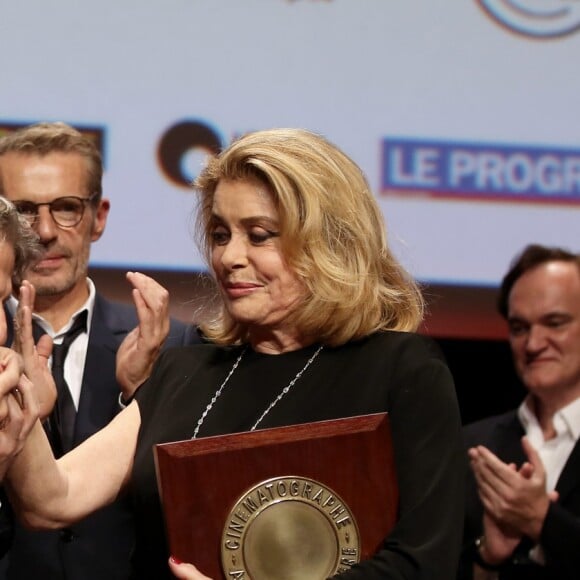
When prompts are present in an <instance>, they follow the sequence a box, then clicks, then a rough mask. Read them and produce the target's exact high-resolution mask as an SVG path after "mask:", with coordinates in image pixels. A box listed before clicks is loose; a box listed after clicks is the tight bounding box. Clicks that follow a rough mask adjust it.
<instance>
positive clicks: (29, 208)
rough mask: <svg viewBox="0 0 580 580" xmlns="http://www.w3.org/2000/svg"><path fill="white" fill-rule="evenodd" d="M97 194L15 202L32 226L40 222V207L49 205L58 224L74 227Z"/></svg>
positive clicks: (51, 213) (17, 209)
mask: <svg viewBox="0 0 580 580" xmlns="http://www.w3.org/2000/svg"><path fill="white" fill-rule="evenodd" d="M96 195H97V194H93V195H91V196H90V197H76V196H74V195H67V196H66V197H57V198H56V199H53V200H52V201H49V202H45V203H34V202H33V201H25V200H20V201H14V202H13V203H14V207H16V211H17V212H18V213H19V214H20V215H21V216H22V217H24V218H26V220H27V221H28V223H29V224H30V225H31V226H34V225H35V224H36V223H37V222H38V208H39V207H40V206H42V205H47V206H48V211H49V212H50V215H51V216H52V219H53V220H54V222H55V223H56V224H57V225H58V226H60V227H61V228H73V227H74V226H76V225H77V224H79V223H80V221H81V220H82V219H83V215H84V214H85V207H86V205H87V204H89V203H91V202H92V201H93V199H95V197H96Z"/></svg>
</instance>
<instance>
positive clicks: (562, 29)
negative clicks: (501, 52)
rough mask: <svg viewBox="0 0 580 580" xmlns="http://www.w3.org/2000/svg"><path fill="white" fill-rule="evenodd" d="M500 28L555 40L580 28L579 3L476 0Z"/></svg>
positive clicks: (569, 0)
mask: <svg viewBox="0 0 580 580" xmlns="http://www.w3.org/2000/svg"><path fill="white" fill-rule="evenodd" d="M476 1H477V3H478V4H479V5H480V6H481V8H482V9H483V10H484V11H485V12H486V13H487V14H488V15H489V16H491V17H492V18H493V19H494V20H495V21H496V22H498V23H499V24H500V25H502V26H505V27H506V28H508V29H509V30H511V31H513V32H517V33H518V34H522V35H524V36H531V37H534V38H556V37H559V36H565V35H567V34H572V33H573V32H576V31H577V30H578V29H580V1H579V0H476Z"/></svg>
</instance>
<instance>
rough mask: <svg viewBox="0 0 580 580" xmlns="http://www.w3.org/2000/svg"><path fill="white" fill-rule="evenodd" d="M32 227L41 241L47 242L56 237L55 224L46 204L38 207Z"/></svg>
mask: <svg viewBox="0 0 580 580" xmlns="http://www.w3.org/2000/svg"><path fill="white" fill-rule="evenodd" d="M34 229H35V230H36V233H37V234H38V236H39V238H40V241H41V242H47V241H50V240H53V239H54V238H56V236H57V225H56V223H55V221H54V220H53V219H52V215H51V213H50V209H49V208H48V206H46V205H42V206H40V207H39V208H38V217H37V218H36V222H35V223H34Z"/></svg>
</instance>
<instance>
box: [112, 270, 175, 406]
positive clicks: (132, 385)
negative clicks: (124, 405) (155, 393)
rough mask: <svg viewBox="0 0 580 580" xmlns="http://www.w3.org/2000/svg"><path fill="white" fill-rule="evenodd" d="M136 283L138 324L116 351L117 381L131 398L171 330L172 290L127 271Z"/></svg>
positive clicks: (130, 280) (146, 374)
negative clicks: (170, 305) (170, 301)
mask: <svg viewBox="0 0 580 580" xmlns="http://www.w3.org/2000/svg"><path fill="white" fill-rule="evenodd" d="M127 280H129V282H130V283H131V284H132V285H133V292H132V294H133V300H134V302H135V307H136V308H137V316H138V318H139V325H138V326H137V327H136V328H134V329H133V330H132V331H131V332H130V333H129V334H128V335H127V336H126V337H125V340H123V342H122V343H121V346H120V347H119V350H118V352H117V371H116V376H117V382H118V383H119V385H120V386H121V390H122V393H123V398H124V399H126V400H127V399H129V398H130V397H131V396H132V395H133V393H134V392H135V390H136V389H137V387H139V385H141V384H142V383H143V382H144V381H145V380H146V379H147V378H149V375H150V374H151V369H152V368H153V365H154V363H155V361H156V360H157V357H158V356H159V351H160V350H161V347H162V346H163V343H164V342H165V339H166V338H167V335H168V333H169V293H168V292H167V290H166V289H165V288H164V287H163V286H161V285H160V284H158V283H157V282H156V281H155V280H153V278H150V277H149V276H145V274H140V273H139V272H127Z"/></svg>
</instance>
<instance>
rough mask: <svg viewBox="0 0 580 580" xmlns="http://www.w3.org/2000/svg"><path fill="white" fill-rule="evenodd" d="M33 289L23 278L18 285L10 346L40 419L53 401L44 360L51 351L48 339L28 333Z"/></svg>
mask: <svg viewBox="0 0 580 580" xmlns="http://www.w3.org/2000/svg"><path fill="white" fill-rule="evenodd" d="M34 298H35V290H34V286H33V285H32V284H30V282H28V281H26V280H24V281H23V282H22V285H21V286H20V292H19V301H18V310H17V311H16V317H15V319H14V343H13V345H12V348H13V349H14V350H15V351H16V352H18V353H20V354H21V355H22V359H23V361H24V374H25V375H26V376H27V377H28V378H29V379H30V381H31V382H32V384H33V385H34V389H33V392H34V396H35V397H36V401H37V405H38V413H39V414H40V417H41V418H44V417H47V416H48V415H49V414H50V412H51V411H52V408H53V407H54V403H55V402H56V386H55V384H54V379H53V378H52V374H51V372H50V369H49V368H48V359H49V358H50V354H51V352H52V339H51V338H50V336H48V335H47V334H45V335H43V336H42V337H41V338H40V340H39V341H38V344H35V343H34V337H33V334H32V310H33V306H34Z"/></svg>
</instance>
